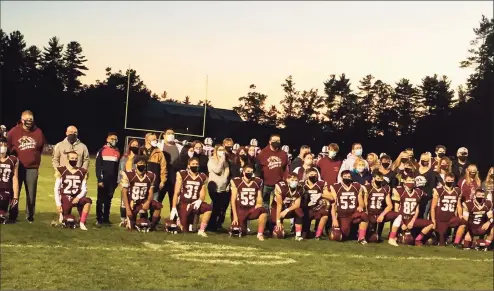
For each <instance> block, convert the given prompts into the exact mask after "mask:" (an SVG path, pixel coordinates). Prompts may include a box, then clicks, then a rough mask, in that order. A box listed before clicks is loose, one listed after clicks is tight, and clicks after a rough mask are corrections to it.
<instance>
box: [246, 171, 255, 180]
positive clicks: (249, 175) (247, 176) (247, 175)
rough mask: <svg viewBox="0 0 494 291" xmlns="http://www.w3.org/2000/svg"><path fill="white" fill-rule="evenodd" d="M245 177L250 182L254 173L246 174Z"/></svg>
mask: <svg viewBox="0 0 494 291" xmlns="http://www.w3.org/2000/svg"><path fill="white" fill-rule="evenodd" d="M244 177H245V178H246V179H247V180H250V179H252V177H254V173H244Z"/></svg>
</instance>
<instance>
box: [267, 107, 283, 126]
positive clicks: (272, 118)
mask: <svg viewBox="0 0 494 291" xmlns="http://www.w3.org/2000/svg"><path fill="white" fill-rule="evenodd" d="M279 116H280V111H279V110H278V108H276V106H275V105H272V106H271V107H270V108H269V110H268V112H267V113H266V116H265V119H264V121H263V124H265V125H269V126H274V127H278V126H279V125H280V119H279Z"/></svg>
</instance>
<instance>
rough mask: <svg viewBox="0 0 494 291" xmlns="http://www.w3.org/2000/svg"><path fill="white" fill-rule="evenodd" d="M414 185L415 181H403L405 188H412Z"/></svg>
mask: <svg viewBox="0 0 494 291" xmlns="http://www.w3.org/2000/svg"><path fill="white" fill-rule="evenodd" d="M414 186H415V183H405V187H407V188H413V187H414Z"/></svg>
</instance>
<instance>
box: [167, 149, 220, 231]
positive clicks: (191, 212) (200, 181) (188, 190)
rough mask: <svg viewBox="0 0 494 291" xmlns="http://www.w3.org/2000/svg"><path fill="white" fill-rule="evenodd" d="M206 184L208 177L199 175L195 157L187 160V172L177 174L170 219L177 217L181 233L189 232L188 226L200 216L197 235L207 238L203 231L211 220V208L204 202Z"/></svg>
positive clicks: (197, 161) (197, 160) (197, 162)
mask: <svg viewBox="0 0 494 291" xmlns="http://www.w3.org/2000/svg"><path fill="white" fill-rule="evenodd" d="M207 184H208V177H207V176H206V174H204V173H199V159H198V158H196V157H193V158H191V159H189V163H188V169H187V170H182V171H179V172H178V173H177V181H176V182H175V195H173V204H172V211H171V212H170V219H174V218H175V217H176V216H178V218H179V220H180V222H179V223H178V225H179V227H180V229H181V230H182V231H183V232H188V231H189V224H191V223H193V220H194V216H195V215H202V220H201V227H200V228H199V231H198V232H197V234H198V235H200V236H203V237H207V236H208V235H207V234H206V232H205V229H206V226H207V225H208V222H209V219H210V218H211V211H212V207H211V205H209V204H207V203H206V202H204V200H205V199H206V185H207ZM177 202H178V211H177Z"/></svg>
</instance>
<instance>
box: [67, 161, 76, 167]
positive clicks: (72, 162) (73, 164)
mask: <svg viewBox="0 0 494 291" xmlns="http://www.w3.org/2000/svg"><path fill="white" fill-rule="evenodd" d="M69 165H70V166H71V167H72V168H75V167H76V166H77V161H73V160H71V161H69Z"/></svg>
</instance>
